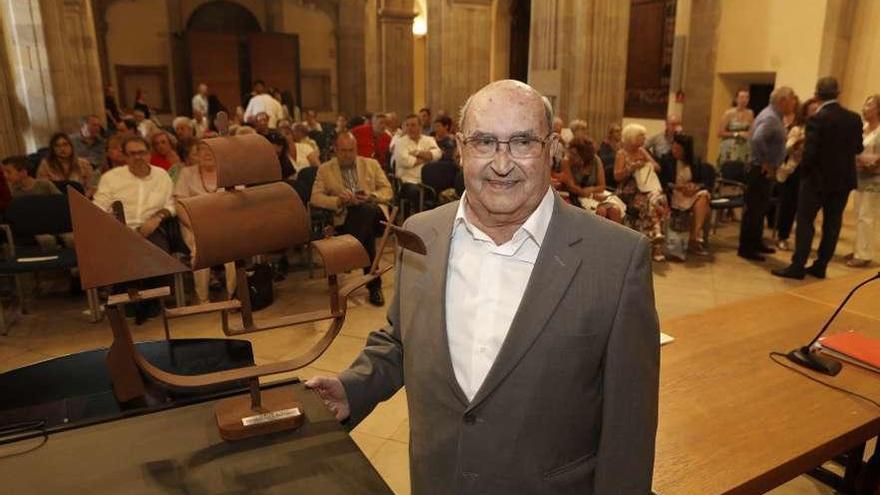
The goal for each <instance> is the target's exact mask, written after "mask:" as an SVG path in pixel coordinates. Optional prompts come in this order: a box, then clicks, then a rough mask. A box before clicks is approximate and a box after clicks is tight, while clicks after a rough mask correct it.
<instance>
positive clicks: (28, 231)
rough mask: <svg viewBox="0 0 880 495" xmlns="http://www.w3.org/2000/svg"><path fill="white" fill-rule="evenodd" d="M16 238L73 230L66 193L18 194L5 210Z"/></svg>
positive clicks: (6, 219) (5, 216)
mask: <svg viewBox="0 0 880 495" xmlns="http://www.w3.org/2000/svg"><path fill="white" fill-rule="evenodd" d="M3 218H4V219H5V221H6V223H8V224H9V225H10V227H11V228H12V233H13V235H14V236H15V237H16V238H21V239H26V238H32V237H33V236H35V235H40V234H63V233H65V232H71V231H72V230H73V227H72V226H71V223H70V207H69V206H68V204H67V196H66V195H64V194H45V195H36V194H35V195H28V196H17V197H15V198H13V199H12V202H11V203H9V207H8V208H6V211H5V212H3Z"/></svg>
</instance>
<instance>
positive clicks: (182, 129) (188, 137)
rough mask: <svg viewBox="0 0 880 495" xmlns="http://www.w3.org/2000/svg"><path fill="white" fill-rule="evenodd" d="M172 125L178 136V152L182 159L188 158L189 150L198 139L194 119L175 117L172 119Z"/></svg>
mask: <svg viewBox="0 0 880 495" xmlns="http://www.w3.org/2000/svg"><path fill="white" fill-rule="evenodd" d="M171 127H172V128H173V129H174V134H175V135H176V136H177V154H178V155H179V156H180V158H181V159H182V160H186V157H187V150H189V149H190V148H191V147H192V146H193V145H194V144H195V143H196V142H197V141H198V139H199V138H198V137H196V129H195V126H194V125H193V121H192V119H190V118H188V117H183V116H180V117H175V118H174V120H172V121H171Z"/></svg>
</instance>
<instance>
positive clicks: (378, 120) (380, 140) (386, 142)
mask: <svg viewBox="0 0 880 495" xmlns="http://www.w3.org/2000/svg"><path fill="white" fill-rule="evenodd" d="M390 149H391V133H390V132H388V116H387V115H385V114H384V113H377V114H376V115H374V116H373V156H374V157H375V158H376V161H378V162H379V165H381V166H382V169H383V170H384V169H386V168H387V167H388V152H389V150H390Z"/></svg>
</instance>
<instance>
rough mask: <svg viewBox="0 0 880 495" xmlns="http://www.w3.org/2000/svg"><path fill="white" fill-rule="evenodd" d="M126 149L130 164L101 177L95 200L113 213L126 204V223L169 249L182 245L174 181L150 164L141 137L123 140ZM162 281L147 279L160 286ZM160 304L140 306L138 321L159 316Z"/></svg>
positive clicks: (144, 284)
mask: <svg viewBox="0 0 880 495" xmlns="http://www.w3.org/2000/svg"><path fill="white" fill-rule="evenodd" d="M122 151H123V153H125V156H126V158H127V159H128V166H127V167H117V168H114V169H111V170H108V171H107V173H105V174H103V175H102V176H101V180H100V182H99V183H98V190H97V192H96V193H95V197H94V200H93V201H94V203H95V205H96V206H98V207H99V208H101V209H102V210H104V211H106V212H108V213H113V206H112V205H113V203H114V202H116V201H119V202H121V203H122V209H123V211H124V212H125V223H126V225H128V226H129V227H130V228H131V229H133V230H135V231H136V232H137V233H139V234H140V235H142V236H143V237H145V238H147V239H148V240H149V241H150V242H152V243H153V244H155V245H156V246H158V247H159V248H161V249H162V250H163V251H165V252H168V253H170V252H172V249H177V248H178V247H179V245H178V244H179V237H180V236H179V232H175V228H176V224H175V223H174V212H175V210H174V196H173V192H174V184H173V183H172V182H171V178H170V177H169V176H168V174H167V173H166V172H165V171H164V170H162V169H161V168H159V167H154V166H152V165H150V162H149V159H150V148H149V146H148V145H147V141H146V140H145V139H143V138H142V137H140V136H133V137H128V138H126V139H125V141H123V143H122ZM163 282H165V280H164V279H162V280H158V279H157V280H150V281H144V283H143V284H141V288H146V286H147V285H152V286H157V285H158V284H162V283H163ZM159 310H160V307H159V305H158V302H157V301H156V300H151V301H145V302H143V303H139V304H138V305H137V308H136V311H135V323H137V324H141V323H143V322H144V321H146V319H147V318H149V317H152V316H157V315H158V314H159Z"/></svg>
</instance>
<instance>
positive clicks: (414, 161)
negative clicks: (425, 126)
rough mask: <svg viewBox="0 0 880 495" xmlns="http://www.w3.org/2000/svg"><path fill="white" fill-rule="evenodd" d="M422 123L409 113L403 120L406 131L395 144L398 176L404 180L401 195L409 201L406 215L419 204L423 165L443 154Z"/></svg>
mask: <svg viewBox="0 0 880 495" xmlns="http://www.w3.org/2000/svg"><path fill="white" fill-rule="evenodd" d="M420 123H421V122H420V120H419V116H418V115H413V114H410V115H408V116H407V117H406V119H404V121H403V125H404V130H405V131H406V133H405V134H404V135H402V136H400V137H399V138H398V139H397V141H396V143H395V145H394V154H393V156H394V162H395V164H396V167H397V177H398V178H399V179H400V181H401V182H402V184H401V188H400V195H401V197H403V198H404V199H406V201H407V203H408V205H407V206H408V207H407V211H406V214H405V215H404V216H409V215H410V214H411V213H413V212H414V211H415V206H416V205H418V202H419V188H418V186H417V185H416V184H419V183H421V182H422V165H424V164H426V163H428V162H430V161H434V160H439V159H440V156H441V155H442V152H441V151H440V147H439V146H437V142H436V141H434V138H432V137H431V136H425V135H424V134H422V129H421V127H420Z"/></svg>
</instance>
